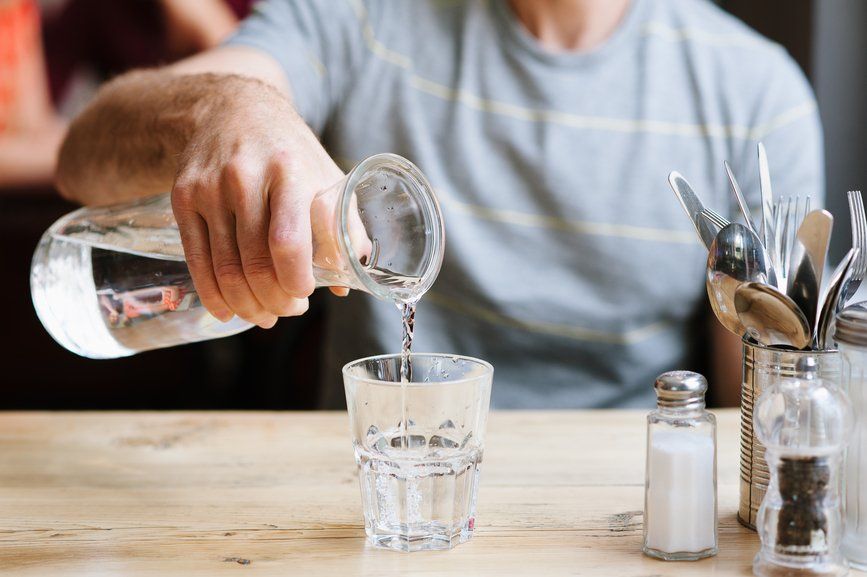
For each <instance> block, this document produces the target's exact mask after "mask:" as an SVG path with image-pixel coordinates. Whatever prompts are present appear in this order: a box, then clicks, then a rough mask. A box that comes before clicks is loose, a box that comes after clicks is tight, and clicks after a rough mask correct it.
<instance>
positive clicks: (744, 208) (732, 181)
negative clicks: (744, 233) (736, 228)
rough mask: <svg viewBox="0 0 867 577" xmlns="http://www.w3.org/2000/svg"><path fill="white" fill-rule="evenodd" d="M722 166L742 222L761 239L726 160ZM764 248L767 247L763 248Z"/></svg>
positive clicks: (745, 200)
mask: <svg viewBox="0 0 867 577" xmlns="http://www.w3.org/2000/svg"><path fill="white" fill-rule="evenodd" d="M723 166H725V169H726V174H727V175H728V177H729V183H730V184H731V186H732V192H733V193H734V194H735V200H737V201H738V206H739V207H740V209H741V214H742V215H744V220H745V221H746V222H747V228H749V229H750V230H751V231H752V232H753V234H754V235H756V236H757V237H759V238H762V237H761V236H759V231H757V230H756V225H755V224H754V223H753V216H752V215H751V214H750V207H749V206H747V199H746V198H744V193H743V192H741V187H740V185H739V184H738V181H737V180H736V179H735V173H734V172H732V167H731V166H729V163H728V161H727V160H724V161H723ZM763 242H764V241H763ZM765 248H768V247H767V246H765Z"/></svg>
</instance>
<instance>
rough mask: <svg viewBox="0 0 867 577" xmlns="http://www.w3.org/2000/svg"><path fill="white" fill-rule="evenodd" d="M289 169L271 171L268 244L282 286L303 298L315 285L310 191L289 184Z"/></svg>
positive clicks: (281, 168)
mask: <svg viewBox="0 0 867 577" xmlns="http://www.w3.org/2000/svg"><path fill="white" fill-rule="evenodd" d="M289 170H290V169H288V168H285V167H279V166H275V167H274V168H273V170H272V171H271V172H272V177H271V180H270V194H269V198H270V206H269V208H270V211H271V222H270V225H269V229H268V246H269V248H270V251H271V258H272V259H273V261H274V270H275V271H276V274H277V279H278V281H279V282H280V286H281V287H282V289H283V290H284V291H286V293H287V294H289V295H291V296H293V297H296V298H307V297H308V296H310V294H312V293H313V289H315V288H316V281H315V279H314V278H313V239H312V233H311V225H310V203H311V201H312V197H313V194H312V192H311V191H302V190H298V187H297V186H293V183H292V182H291V176H290V173H289Z"/></svg>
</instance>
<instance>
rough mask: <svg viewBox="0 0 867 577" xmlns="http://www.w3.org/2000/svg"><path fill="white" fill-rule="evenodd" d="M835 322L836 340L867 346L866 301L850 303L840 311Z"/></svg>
mask: <svg viewBox="0 0 867 577" xmlns="http://www.w3.org/2000/svg"><path fill="white" fill-rule="evenodd" d="M835 324H836V330H835V331H834V340H835V341H836V342H838V343H847V344H850V345H860V346H867V301H864V302H860V303H856V304H854V305H850V306H848V307H846V308H845V309H843V310H842V311H840V314H838V315H837V319H836V321H835Z"/></svg>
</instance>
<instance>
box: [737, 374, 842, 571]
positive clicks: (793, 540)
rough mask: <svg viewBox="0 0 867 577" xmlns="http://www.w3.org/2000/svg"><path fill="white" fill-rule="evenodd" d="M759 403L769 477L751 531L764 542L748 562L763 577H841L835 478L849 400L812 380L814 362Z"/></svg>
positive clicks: (758, 425)
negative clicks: (754, 525)
mask: <svg viewBox="0 0 867 577" xmlns="http://www.w3.org/2000/svg"><path fill="white" fill-rule="evenodd" d="M796 373H797V374H798V375H799V376H798V377H794V378H791V377H790V378H784V379H780V380H779V381H777V382H776V383H774V384H773V385H771V386H770V387H768V388H767V389H765V391H764V392H763V393H762V395H761V397H759V401H758V403H757V404H756V408H755V413H754V420H755V423H756V434H757V435H758V438H759V440H760V441H761V442H762V443H763V444H764V445H765V459H766V460H767V463H768V469H769V470H770V473H771V481H770V484H769V485H768V492H767V494H766V495H765V498H764V500H763V501H762V505H761V507H760V508H759V515H758V518H757V521H756V528H757V530H758V532H759V537H760V538H761V541H762V546H761V549H760V550H759V553H758V554H757V555H756V558H755V560H754V561H753V573H755V574H756V575H758V576H760V577H781V576H784V575H785V576H798V577H801V576H823V577H826V576H827V577H842V576H843V575H846V574H848V572H849V568H848V566H847V564H846V560H845V559H844V558H843V555H842V553H841V551H840V541H841V537H842V529H843V519H842V510H841V509H842V503H841V499H840V492H839V486H840V473H841V464H842V459H843V450H844V449H845V447H846V442H847V439H848V437H849V434H850V432H851V429H852V408H851V406H850V404H849V401H848V399H847V397H846V394H845V393H844V392H843V391H842V390H841V389H840V388H839V387H837V386H835V385H834V384H832V383H829V382H825V381H823V380H822V379H820V378H818V376H817V362H816V359H815V358H813V357H805V358H803V359H801V360H800V361H798V364H797V370H796Z"/></svg>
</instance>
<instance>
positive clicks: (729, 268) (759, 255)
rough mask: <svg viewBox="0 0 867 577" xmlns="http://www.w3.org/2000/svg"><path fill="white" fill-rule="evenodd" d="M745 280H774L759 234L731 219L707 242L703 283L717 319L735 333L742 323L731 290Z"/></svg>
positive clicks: (765, 281) (773, 281)
mask: <svg viewBox="0 0 867 577" xmlns="http://www.w3.org/2000/svg"><path fill="white" fill-rule="evenodd" d="M748 282H758V283H763V284H767V283H769V282H770V283H774V284H776V282H777V280H776V276H775V275H774V270H773V269H772V268H771V267H770V264H769V261H768V255H767V253H766V252H765V249H764V247H763V246H762V242H761V240H759V237H758V236H756V235H755V234H754V233H753V232H752V231H750V229H748V228H747V227H746V226H744V225H742V224H740V223H737V222H733V223H731V224H728V225H727V226H724V227H723V228H722V230H720V231H719V234H717V235H716V238H714V239H713V242H712V243H711V245H710V251H709V252H708V255H707V281H706V283H705V284H706V286H707V294H708V297H709V298H710V304H711V308H713V312H714V314H716V317H717V319H719V321H720V322H721V323H722V325H723V326H724V327H725V328H727V329H728V330H729V331H731V332H732V333H734V334H736V335H737V336H739V337H742V336H743V335H744V332H745V331H746V327H745V326H744V325H743V323H742V322H741V321H740V319H739V318H738V313H737V310H736V309H735V304H734V298H735V291H736V290H737V288H738V287H739V286H740V285H742V284H743V283H748Z"/></svg>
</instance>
